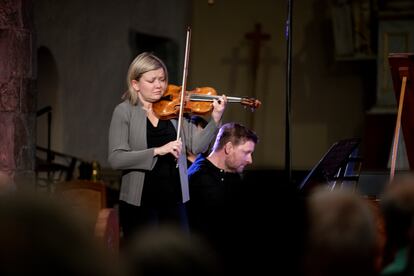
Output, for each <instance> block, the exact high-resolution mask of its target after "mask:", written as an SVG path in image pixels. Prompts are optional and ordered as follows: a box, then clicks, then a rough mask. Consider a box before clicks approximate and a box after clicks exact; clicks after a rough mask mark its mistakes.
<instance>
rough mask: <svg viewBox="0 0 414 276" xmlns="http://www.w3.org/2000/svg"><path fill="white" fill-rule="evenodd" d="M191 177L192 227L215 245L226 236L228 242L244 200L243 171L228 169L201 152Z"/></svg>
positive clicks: (190, 207) (190, 218)
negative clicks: (217, 164)
mask: <svg viewBox="0 0 414 276" xmlns="http://www.w3.org/2000/svg"><path fill="white" fill-rule="evenodd" d="M188 177H189V185H190V187H189V189H190V201H189V202H188V203H187V211H188V218H189V222H190V227H191V228H192V230H193V231H196V232H199V233H201V234H203V235H205V236H206V237H207V238H208V239H209V240H210V241H211V242H212V243H213V244H214V245H216V246H220V245H221V244H223V242H224V241H223V240H226V241H227V242H226V243H228V239H227V238H228V237H229V233H228V232H231V231H232V229H234V227H236V225H237V223H238V222H239V221H238V220H239V219H240V214H241V207H242V206H243V204H244V203H243V200H242V177H241V175H240V174H238V173H230V172H225V171H224V170H221V169H219V168H217V167H216V166H214V165H213V164H212V163H211V162H210V161H209V160H208V159H207V158H206V157H204V156H203V155H201V154H199V155H198V156H197V158H196V160H195V161H194V163H193V164H192V165H191V167H190V168H189V170H188ZM226 232H227V233H226Z"/></svg>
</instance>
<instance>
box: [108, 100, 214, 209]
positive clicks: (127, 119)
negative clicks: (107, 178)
mask: <svg viewBox="0 0 414 276" xmlns="http://www.w3.org/2000/svg"><path fill="white" fill-rule="evenodd" d="M171 122H172V123H173V125H174V126H175V128H177V123H178V121H177V120H175V119H173V120H171ZM218 127H219V126H218V125H217V124H216V122H214V120H210V122H209V123H208V124H207V126H206V127H205V128H204V129H203V130H202V131H200V130H199V129H197V127H196V126H195V125H194V124H191V123H189V122H188V121H187V120H183V121H182V128H181V139H182V141H183V148H182V151H181V156H180V157H179V159H178V166H179V172H180V181H181V192H182V198H183V202H186V201H188V200H189V199H190V196H189V192H188V176H187V158H186V148H188V149H190V151H191V152H193V153H195V154H197V153H200V152H204V151H205V150H207V148H208V146H209V143H210V142H211V141H212V139H214V137H215V135H216V133H217V130H218ZM108 146H109V152H108V162H109V164H110V165H111V167H112V168H113V169H116V170H122V182H121V191H120V196H119V198H120V199H121V200H123V201H125V202H127V203H129V204H132V205H136V206H140V205H141V198H142V189H143V186H144V178H145V172H147V171H150V170H152V169H153V168H154V166H155V163H156V162H157V159H158V158H157V157H156V156H154V148H148V147H147V114H146V111H145V110H144V109H142V105H141V104H138V105H135V106H134V105H132V104H131V103H130V102H129V101H128V100H126V101H124V102H122V103H120V104H119V105H117V106H116V107H115V110H114V112H113V114H112V120H111V125H110V127H109V144H108Z"/></svg>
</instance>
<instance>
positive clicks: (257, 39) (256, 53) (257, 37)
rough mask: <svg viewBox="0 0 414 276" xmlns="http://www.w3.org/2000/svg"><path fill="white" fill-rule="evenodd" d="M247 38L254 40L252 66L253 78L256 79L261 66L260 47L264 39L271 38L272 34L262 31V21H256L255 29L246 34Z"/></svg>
mask: <svg viewBox="0 0 414 276" xmlns="http://www.w3.org/2000/svg"><path fill="white" fill-rule="evenodd" d="M245 38H246V39H248V40H251V41H252V48H251V62H252V64H251V66H252V68H251V69H252V72H253V78H254V79H255V78H256V76H257V70H258V68H259V62H260V49H261V46H262V41H266V40H269V39H270V35H269V34H266V33H262V25H261V24H260V23H256V24H255V25H254V31H253V32H250V33H247V34H245Z"/></svg>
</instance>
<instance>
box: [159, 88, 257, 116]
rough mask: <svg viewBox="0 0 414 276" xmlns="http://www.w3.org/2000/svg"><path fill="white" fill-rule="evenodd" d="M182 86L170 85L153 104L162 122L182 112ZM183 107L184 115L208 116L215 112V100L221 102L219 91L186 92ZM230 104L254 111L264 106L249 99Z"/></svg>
mask: <svg viewBox="0 0 414 276" xmlns="http://www.w3.org/2000/svg"><path fill="white" fill-rule="evenodd" d="M180 92H181V86H177V85H173V84H169V85H168V87H167V91H166V92H165V93H164V95H163V96H162V97H161V99H159V100H158V101H157V102H155V103H153V104H152V110H153V111H154V113H155V115H156V116H157V117H158V118H159V119H160V120H169V119H173V118H177V117H178V116H179V112H180V100H181V99H180V97H181V96H180ZM185 94H186V95H185V99H184V106H183V113H184V114H193V115H201V116H203V115H207V114H209V113H210V112H212V111H213V104H212V102H213V100H214V99H216V100H219V98H220V97H219V96H218V95H217V91H216V90H215V89H214V88H212V87H199V88H195V89H194V90H192V91H186V93H185ZM227 102H228V103H240V104H241V105H243V106H244V107H249V108H250V109H251V110H252V111H254V110H256V109H257V108H258V107H260V105H261V104H262V103H261V102H260V101H259V100H257V99H254V98H247V97H229V96H227Z"/></svg>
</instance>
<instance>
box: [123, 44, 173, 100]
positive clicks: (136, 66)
mask: <svg viewBox="0 0 414 276" xmlns="http://www.w3.org/2000/svg"><path fill="white" fill-rule="evenodd" d="M160 68H162V69H163V70H164V75H165V80H166V82H167V83H168V71H167V66H165V64H164V62H163V61H162V60H161V59H160V58H158V57H157V56H155V55H154V54H152V53H149V52H143V53H141V54H139V55H138V56H137V57H136V58H135V59H134V60H133V61H132V62H131V64H130V65H129V69H128V74H127V85H128V91H126V92H125V94H124V95H123V96H122V99H124V100H125V99H128V100H129V101H130V102H131V104H133V105H136V104H137V103H138V94H137V91H135V89H134V88H133V87H132V80H137V81H139V80H140V78H141V77H142V75H143V74H144V73H146V72H148V71H153V70H158V69H160Z"/></svg>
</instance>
